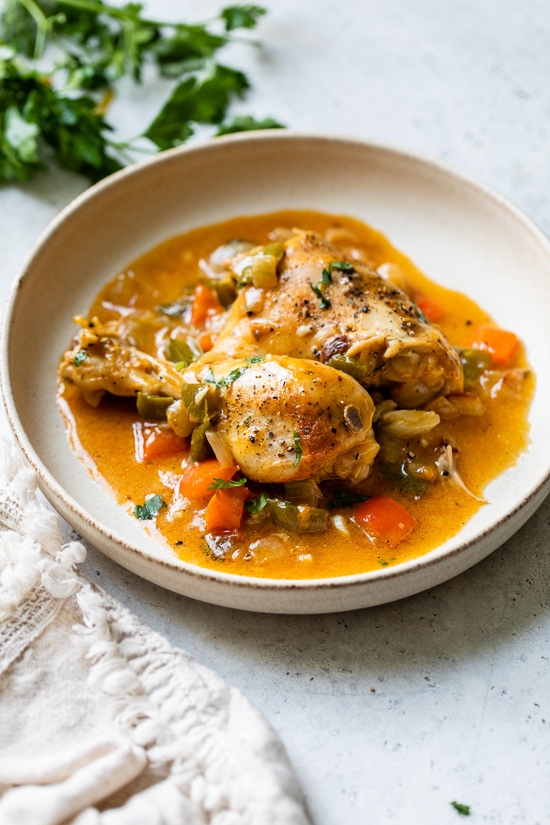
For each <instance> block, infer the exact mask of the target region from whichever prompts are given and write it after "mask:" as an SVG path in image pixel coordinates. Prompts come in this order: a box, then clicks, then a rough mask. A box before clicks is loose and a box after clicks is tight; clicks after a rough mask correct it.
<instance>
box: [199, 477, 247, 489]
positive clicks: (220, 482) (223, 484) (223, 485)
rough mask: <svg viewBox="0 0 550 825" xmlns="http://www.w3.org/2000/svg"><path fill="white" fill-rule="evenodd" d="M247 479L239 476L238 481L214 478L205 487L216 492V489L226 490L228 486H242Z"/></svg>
mask: <svg viewBox="0 0 550 825" xmlns="http://www.w3.org/2000/svg"><path fill="white" fill-rule="evenodd" d="M247 481H248V479H247V478H240V479H239V480H238V481H225V479H223V478H215V479H214V480H213V481H212V484H210V486H209V487H207V488H206V489H207V490H214V491H215V492H218V490H228V489H229V488H230V487H242V486H243V484H246V482H247Z"/></svg>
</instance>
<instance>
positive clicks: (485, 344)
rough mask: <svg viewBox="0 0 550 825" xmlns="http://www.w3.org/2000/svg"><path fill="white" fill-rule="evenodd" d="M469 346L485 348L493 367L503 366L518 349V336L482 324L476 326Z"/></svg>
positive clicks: (508, 362)
mask: <svg viewBox="0 0 550 825" xmlns="http://www.w3.org/2000/svg"><path fill="white" fill-rule="evenodd" d="M471 346H472V347H473V349H484V350H487V352H488V353H489V354H490V356H491V358H492V359H493V365H494V366H495V367H505V366H507V365H508V364H510V362H511V361H512V359H513V358H514V356H515V355H516V353H517V351H518V349H519V338H518V337H517V335H515V333H513V332H509V330H507V329H499V328H498V327H492V326H490V325H489V324H482V325H481V326H479V327H476V329H475V331H474V337H473V340H472V342H471Z"/></svg>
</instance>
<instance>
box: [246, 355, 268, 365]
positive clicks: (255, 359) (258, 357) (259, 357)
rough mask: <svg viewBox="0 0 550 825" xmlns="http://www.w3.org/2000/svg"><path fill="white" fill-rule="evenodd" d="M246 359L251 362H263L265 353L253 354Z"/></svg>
mask: <svg viewBox="0 0 550 825" xmlns="http://www.w3.org/2000/svg"><path fill="white" fill-rule="evenodd" d="M246 360H247V361H248V363H249V364H261V362H262V361H265V355H253V356H252V358H247V359H246Z"/></svg>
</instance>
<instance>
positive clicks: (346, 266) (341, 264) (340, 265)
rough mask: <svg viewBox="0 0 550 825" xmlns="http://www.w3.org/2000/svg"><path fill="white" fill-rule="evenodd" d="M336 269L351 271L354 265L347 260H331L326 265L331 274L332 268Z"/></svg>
mask: <svg viewBox="0 0 550 825" xmlns="http://www.w3.org/2000/svg"><path fill="white" fill-rule="evenodd" d="M333 269H338V270H339V271H340V272H353V271H354V270H355V267H354V265H353V264H350V263H348V262H347V261H332V262H331V263H330V264H329V265H328V271H329V273H330V274H331V276H332V270H333Z"/></svg>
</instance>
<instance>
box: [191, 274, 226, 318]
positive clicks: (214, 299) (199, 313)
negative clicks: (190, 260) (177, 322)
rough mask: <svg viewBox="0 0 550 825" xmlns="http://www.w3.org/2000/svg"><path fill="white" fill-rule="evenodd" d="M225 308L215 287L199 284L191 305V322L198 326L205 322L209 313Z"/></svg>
mask: <svg viewBox="0 0 550 825" xmlns="http://www.w3.org/2000/svg"><path fill="white" fill-rule="evenodd" d="M221 309H223V307H222V305H221V304H220V302H219V299H218V296H217V294H216V292H214V290H213V289H209V288H208V287H207V286H204V284H197V286H196V287H195V292H194V295H193V303H192V305H191V322H192V323H193V324H195V325H196V326H198V325H200V324H204V322H205V321H206V319H207V318H208V316H209V315H212V314H213V313H214V312H219V311H220V310H221Z"/></svg>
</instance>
